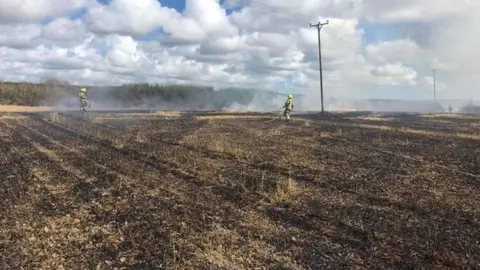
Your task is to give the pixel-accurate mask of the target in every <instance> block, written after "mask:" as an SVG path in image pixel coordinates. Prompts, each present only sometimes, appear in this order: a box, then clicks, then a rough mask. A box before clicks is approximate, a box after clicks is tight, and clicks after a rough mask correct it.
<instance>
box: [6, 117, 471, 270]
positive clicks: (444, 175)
mask: <svg viewBox="0 0 480 270" xmlns="http://www.w3.org/2000/svg"><path fill="white" fill-rule="evenodd" d="M269 119H270V118H269V116H264V115H248V114H243V115H242V114H232V113H230V114H229V113H220V114H218V115H215V114H214V113H203V114H201V113H195V114H194V113H188V114H187V113H184V114H183V113H172V112H165V113H161V112H159V113H151V114H138V113H136V114H107V113H103V114H101V113H92V114H91V115H90V116H89V118H88V119H85V118H82V117H79V116H75V115H68V114H60V113H54V112H38V113H30V114H26V113H19V114H18V115H16V116H15V115H14V116H12V115H11V114H9V115H8V116H4V117H0V148H1V149H0V150H1V151H0V162H1V166H0V168H1V169H0V179H1V180H0V198H1V199H0V204H1V205H0V268H1V269H20V268H25V269H114V268H117V269H122V268H123V269H365V268H368V269H373V268H375V269H414V268H415V269H418V268H423V269H447V268H470V269H472V268H479V267H480V243H479V241H480V185H479V184H480V182H479V181H480V147H479V146H480V125H479V123H480V117H474V116H458V117H454V116H452V115H391V116H384V117H379V116H372V115H362V114H355V113H348V114H347V113H345V114H341V115H333V116H324V117H317V116H295V120H294V121H292V122H291V123H288V124H287V123H285V122H284V121H282V120H276V121H271V120H269Z"/></svg>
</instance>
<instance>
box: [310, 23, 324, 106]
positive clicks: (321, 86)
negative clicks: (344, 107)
mask: <svg viewBox="0 0 480 270" xmlns="http://www.w3.org/2000/svg"><path fill="white" fill-rule="evenodd" d="M327 24H328V20H327V22H324V23H321V22H318V23H317V24H311V23H310V27H315V28H317V33H318V67H319V70H320V98H321V100H322V114H324V113H325V110H324V108H323V72H322V41H321V38H320V30H322V27H323V26H324V25H327Z"/></svg>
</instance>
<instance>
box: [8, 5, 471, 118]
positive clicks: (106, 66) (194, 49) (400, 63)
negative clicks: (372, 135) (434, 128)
mask: <svg viewBox="0 0 480 270" xmlns="http://www.w3.org/2000/svg"><path fill="white" fill-rule="evenodd" d="M0 10H1V11H0V60H1V61H2V65H1V66H0V79H2V80H5V81H40V80H42V79H43V78H45V77H51V76H54V77H58V78H61V79H65V80H69V81H71V82H72V83H74V84H79V85H116V84H122V83H131V82H151V83H194V84H206V85H212V86H215V87H231V86H235V87H250V88H259V89H270V90H275V91H280V92H293V93H294V94H298V93H304V94H306V95H307V96H308V98H307V99H306V101H305V102H304V101H301V102H302V103H301V104H302V108H303V109H305V110H311V109H317V110H318V109H319V93H318V92H319V90H318V85H319V81H318V80H319V79H318V77H319V76H318V62H317V61H318V58H317V57H318V52H317V35H316V31H315V29H312V28H310V27H309V23H310V22H312V23H316V22H318V20H321V21H325V20H327V19H328V20H330V24H329V25H328V26H326V27H325V28H324V29H323V30H322V45H323V56H324V58H323V62H324V69H325V73H324V78H325V95H326V98H329V97H332V96H334V97H348V98H387V99H389V98H393V99H431V98H432V82H433V78H432V72H431V69H436V70H437V90H438V97H439V98H444V99H450V98H456V99H457V98H458V99H464V100H470V99H480V91H478V85H479V80H480V79H479V77H478V75H477V74H479V72H480V64H479V61H472V59H480V55H479V54H480V53H479V52H478V50H477V49H476V48H478V45H479V44H480V39H479V37H478V35H474V34H472V33H475V31H476V30H477V29H478V27H479V26H480V19H479V18H478V16H476V14H478V12H479V11H480V2H478V1H469V0H459V1H451V0H437V1H430V0H408V1H386V0H335V1H334V0H325V1H315V0H298V1H293V2H292V1H286V0H275V1H273V0H262V1H259V0H225V1H223V0H222V1H218V0H186V1H178V0H175V1H174V0H166V1H156V0H137V1H130V0H108V1H107V0H102V1H100V0H98V1H95V0H61V1H60V0H48V1H34V0H25V1H23V2H18V3H16V2H12V1H6V0H0ZM260 103H263V102H260ZM274 103H275V104H277V101H275V102H274ZM247 107H255V106H254V105H252V106H250V105H249V106H247Z"/></svg>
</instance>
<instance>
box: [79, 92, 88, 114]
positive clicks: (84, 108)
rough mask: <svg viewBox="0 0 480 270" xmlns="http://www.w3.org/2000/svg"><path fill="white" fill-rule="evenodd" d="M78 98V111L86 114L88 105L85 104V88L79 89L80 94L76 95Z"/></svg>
mask: <svg viewBox="0 0 480 270" xmlns="http://www.w3.org/2000/svg"><path fill="white" fill-rule="evenodd" d="M78 96H79V97H80V109H81V110H82V111H83V112H86V111H87V105H88V102H87V88H82V89H80V93H79V94H78Z"/></svg>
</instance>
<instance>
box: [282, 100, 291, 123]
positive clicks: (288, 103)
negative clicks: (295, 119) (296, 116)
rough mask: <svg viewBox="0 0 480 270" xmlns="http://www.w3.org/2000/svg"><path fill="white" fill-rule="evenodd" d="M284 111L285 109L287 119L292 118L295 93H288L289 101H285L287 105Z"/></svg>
mask: <svg viewBox="0 0 480 270" xmlns="http://www.w3.org/2000/svg"><path fill="white" fill-rule="evenodd" d="M282 108H284V111H283V116H285V119H287V120H290V113H291V112H292V110H293V95H292V94H288V98H287V101H286V102H285V105H283V107H282Z"/></svg>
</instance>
